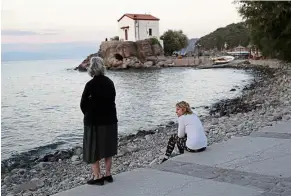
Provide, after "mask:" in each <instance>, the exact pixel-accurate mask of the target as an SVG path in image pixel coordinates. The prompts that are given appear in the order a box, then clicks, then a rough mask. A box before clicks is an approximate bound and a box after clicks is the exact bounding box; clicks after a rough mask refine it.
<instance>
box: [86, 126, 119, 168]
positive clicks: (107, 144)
mask: <svg viewBox="0 0 291 196" xmlns="http://www.w3.org/2000/svg"><path fill="white" fill-rule="evenodd" d="M117 145H118V136H117V124H113V125H98V126H96V125H85V126H84V137H83V160H84V161H85V162H86V163H89V164H90V163H95V162H96V161H99V160H101V159H102V158H109V157H112V156H114V155H116V154H117Z"/></svg>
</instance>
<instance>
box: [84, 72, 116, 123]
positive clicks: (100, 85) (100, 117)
mask: <svg viewBox="0 0 291 196" xmlns="http://www.w3.org/2000/svg"><path fill="white" fill-rule="evenodd" d="M115 96H116V92H115V87H114V83H113V82H112V80H110V79H109V78H108V77H106V76H104V75H99V76H94V78H93V79H92V80H90V81H89V82H87V84H86V86H85V89H84V92H83V94H82V99H81V103H80V107H81V110H82V112H83V114H84V124H85V125H110V124H115V123H117V114H116V106H115Z"/></svg>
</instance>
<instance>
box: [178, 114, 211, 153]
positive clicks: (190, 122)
mask: <svg viewBox="0 0 291 196" xmlns="http://www.w3.org/2000/svg"><path fill="white" fill-rule="evenodd" d="M178 122H179V126H178V137H179V138H183V137H185V134H187V141H186V146H187V147H188V148H190V149H191V150H197V149H200V148H204V147H206V146H207V137H206V135H205V132H204V128H203V125H202V123H201V121H200V119H199V118H198V117H197V116H196V114H187V115H182V116H180V117H179V118H178Z"/></svg>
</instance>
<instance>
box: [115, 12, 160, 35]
mask: <svg viewBox="0 0 291 196" xmlns="http://www.w3.org/2000/svg"><path fill="white" fill-rule="evenodd" d="M159 21H160V19H159V18H157V17H155V16H152V15H150V14H124V15H123V16H122V17H121V18H120V19H119V20H118V29H119V39H120V40H121V41H138V40H143V39H147V38H153V37H154V38H157V39H158V40H159V37H160V32H159Z"/></svg>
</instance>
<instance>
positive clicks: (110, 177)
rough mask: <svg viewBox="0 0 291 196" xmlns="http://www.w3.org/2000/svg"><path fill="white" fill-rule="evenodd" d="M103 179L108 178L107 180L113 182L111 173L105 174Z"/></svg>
mask: <svg viewBox="0 0 291 196" xmlns="http://www.w3.org/2000/svg"><path fill="white" fill-rule="evenodd" d="M103 179H104V180H106V181H107V182H113V178H112V175H110V176H104V177H103Z"/></svg>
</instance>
